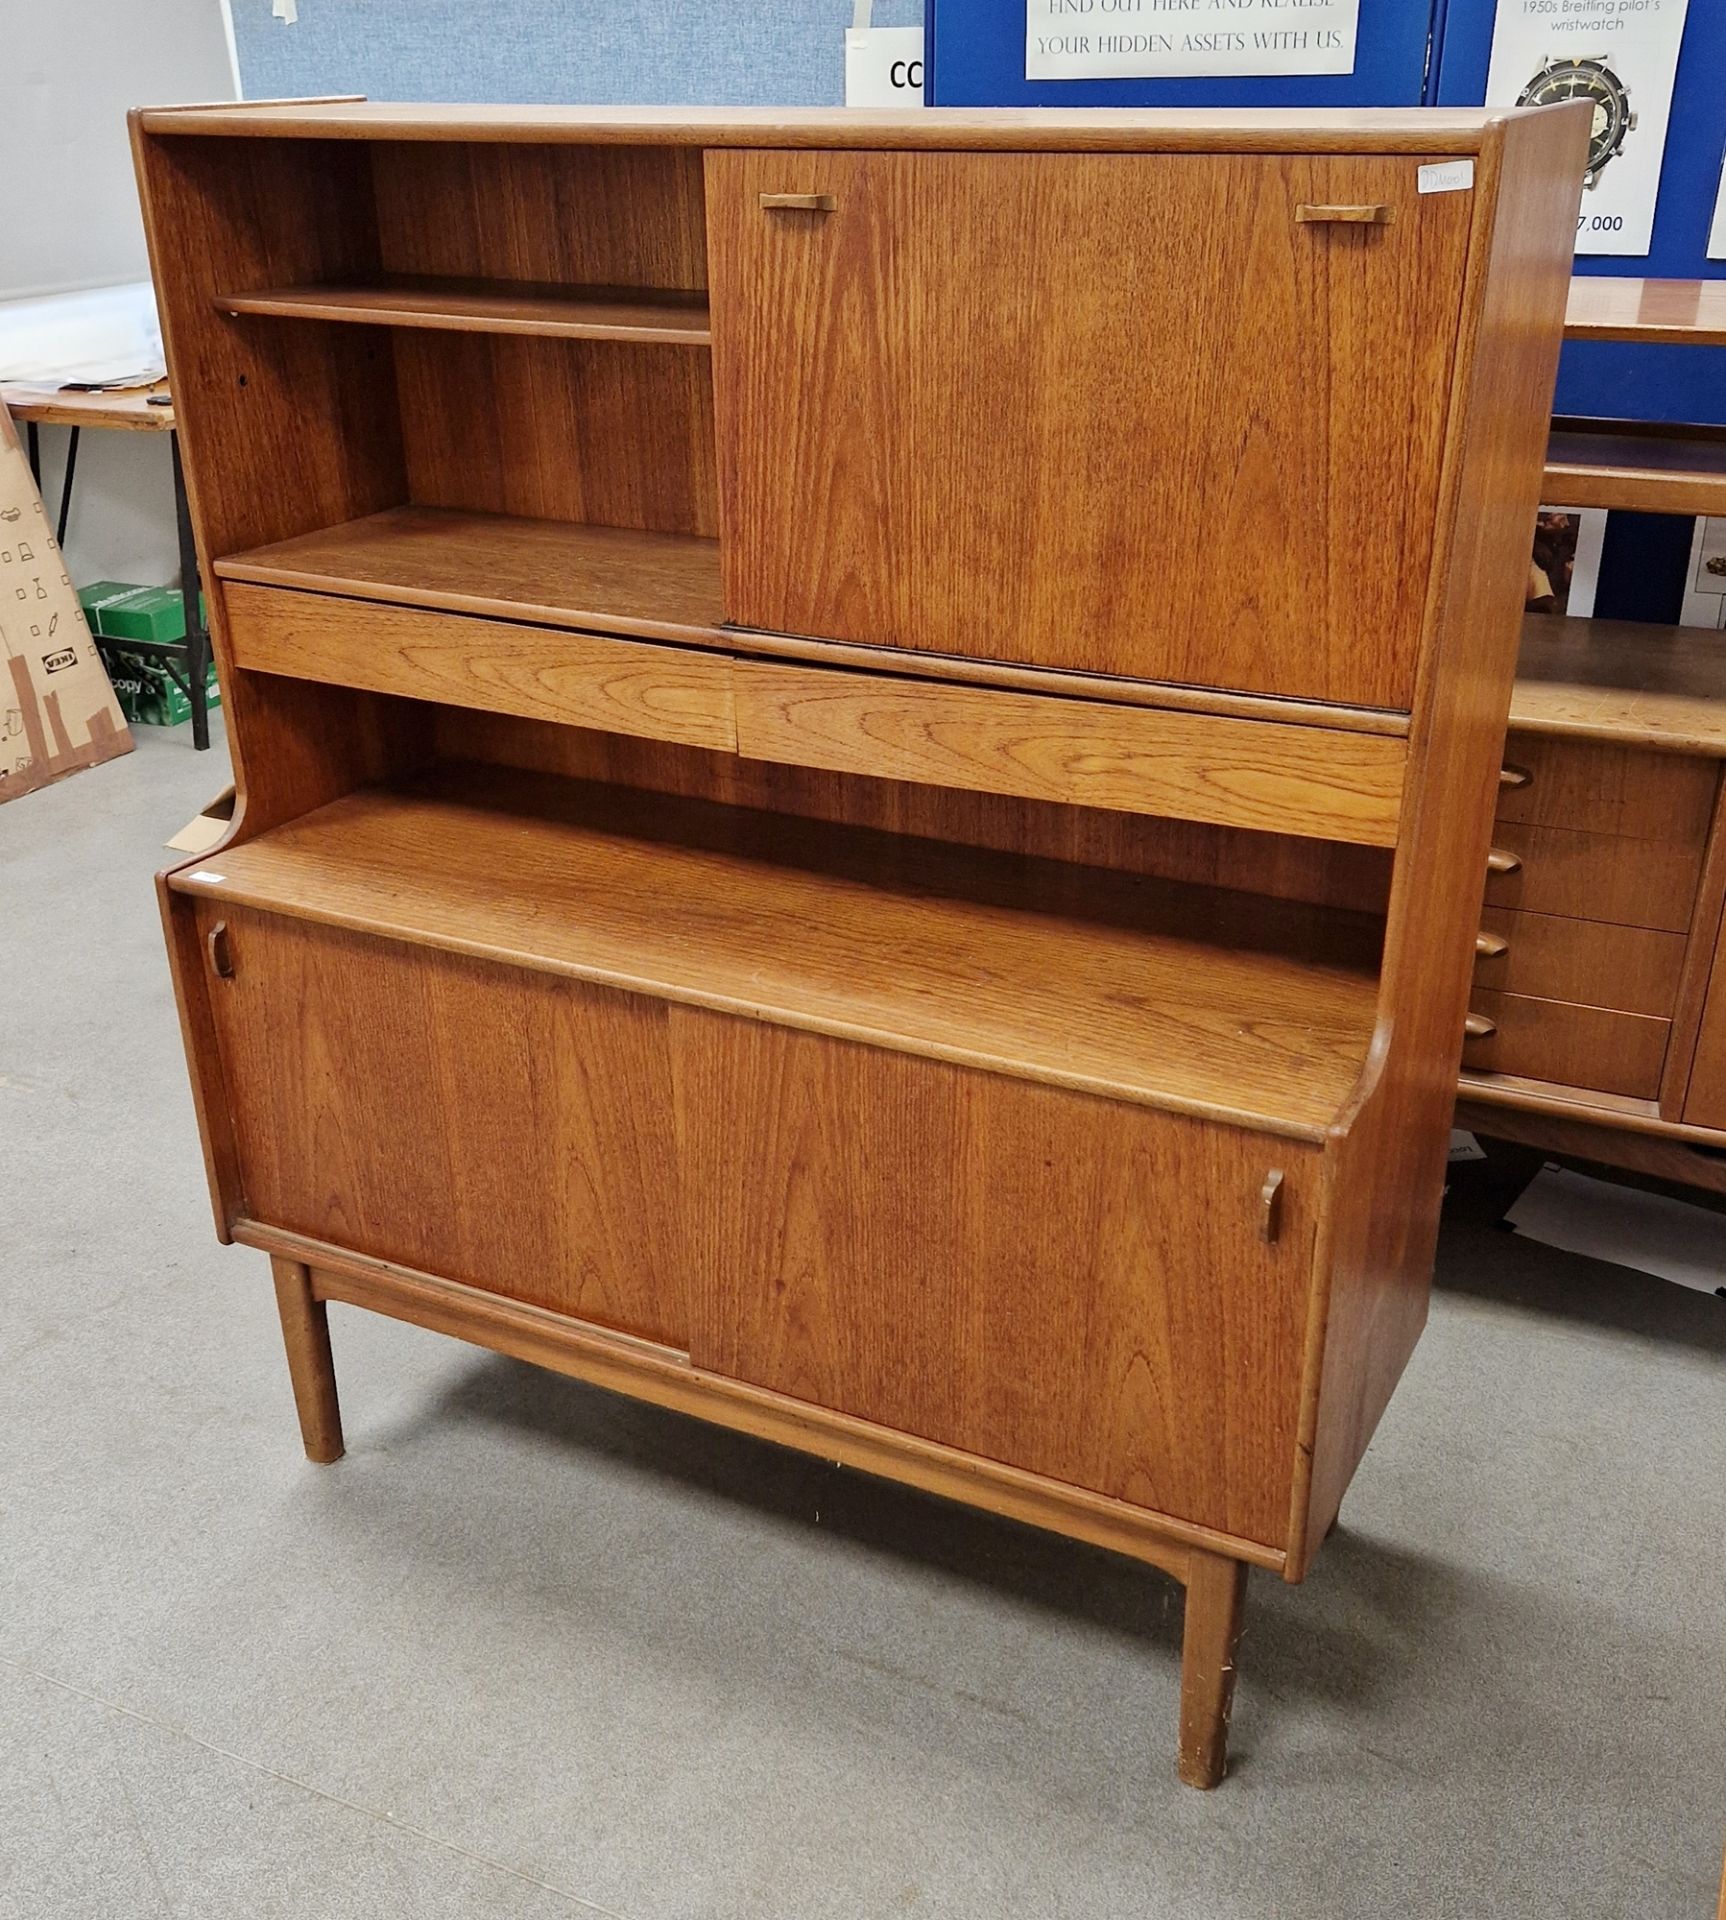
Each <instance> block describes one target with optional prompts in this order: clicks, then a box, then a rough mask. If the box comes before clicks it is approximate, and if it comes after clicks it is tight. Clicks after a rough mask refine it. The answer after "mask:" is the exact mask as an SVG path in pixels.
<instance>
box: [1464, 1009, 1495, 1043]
mask: <svg viewBox="0 0 1726 1920" xmlns="http://www.w3.org/2000/svg"><path fill="white" fill-rule="evenodd" d="M1497 1031H1498V1022H1497V1021H1496V1020H1488V1019H1487V1017H1486V1015H1485V1014H1484V1013H1471V1014H1470V1015H1469V1016H1468V1018H1467V1019H1466V1020H1465V1021H1463V1023H1462V1032H1463V1037H1464V1038H1465V1039H1468V1040H1490V1039H1491V1038H1492V1036H1493V1035H1494V1034H1495V1033H1496V1032H1497Z"/></svg>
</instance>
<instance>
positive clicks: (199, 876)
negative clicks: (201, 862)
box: [184, 867, 227, 887]
mask: <svg viewBox="0 0 1726 1920" xmlns="http://www.w3.org/2000/svg"><path fill="white" fill-rule="evenodd" d="M184 877H185V878H186V879H188V880H202V881H203V882H204V883H205V885H206V886H211V887H219V886H220V885H221V884H222V882H223V880H224V879H225V878H226V877H227V876H226V875H225V874H220V873H217V872H216V871H215V870H214V869H213V868H211V867H198V868H196V869H195V870H194V871H193V872H191V873H188V874H186V875H185V876H184Z"/></svg>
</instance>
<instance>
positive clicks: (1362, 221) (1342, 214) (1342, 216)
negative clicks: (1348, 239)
mask: <svg viewBox="0 0 1726 1920" xmlns="http://www.w3.org/2000/svg"><path fill="white" fill-rule="evenodd" d="M1395 218H1396V209H1395V207H1389V206H1386V205H1385V203H1384V202H1383V201H1382V200H1378V201H1372V202H1369V203H1368V204H1367V205H1365V206H1358V207H1315V206H1313V205H1312V204H1311V203H1310V202H1305V201H1303V202H1302V204H1301V205H1300V206H1298V207H1296V208H1295V224H1296V225H1297V226H1301V227H1317V226H1344V227H1388V226H1389V225H1390V223H1391V222H1392V221H1393V220H1394V219H1395Z"/></svg>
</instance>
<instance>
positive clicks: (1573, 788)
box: [1498, 732, 1717, 847]
mask: <svg viewBox="0 0 1726 1920" xmlns="http://www.w3.org/2000/svg"><path fill="white" fill-rule="evenodd" d="M1504 764H1505V771H1506V773H1507V774H1509V775H1511V776H1512V777H1520V784H1517V785H1511V784H1508V783H1506V784H1504V785H1502V786H1501V787H1500V789H1499V795H1498V817H1499V819H1500V820H1503V821H1518V822H1522V823H1525V824H1527V825H1530V826H1542V827H1565V828H1568V829H1570V830H1571V831H1576V832H1583V833H1616V834H1625V835H1628V836H1629V837H1630V838H1631V839H1633V840H1665V841H1669V842H1671V843H1672V844H1673V845H1676V846H1685V847H1700V846H1701V845H1702V843H1703V842H1704V841H1705V840H1706V839H1707V837H1708V826H1709V822H1710V820H1711V819H1712V817H1713V813H1714V789H1715V784H1716V779H1717V772H1716V763H1715V762H1714V761H1712V760H1701V759H1687V758H1686V757H1685V756H1683V755H1682V754H1673V753H1650V752H1645V751H1640V750H1638V749H1637V748H1634V747H1615V746H1609V745H1606V744H1604V743H1602V742H1600V741H1594V740H1567V739H1561V738H1554V737H1551V736H1545V735H1541V734H1530V733H1515V732H1513V733H1512V734H1511V736H1510V738H1509V740H1508V742H1507V743H1506V745H1505V749H1504Z"/></svg>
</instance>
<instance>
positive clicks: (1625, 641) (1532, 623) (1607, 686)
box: [1510, 613, 1726, 759]
mask: <svg viewBox="0 0 1726 1920" xmlns="http://www.w3.org/2000/svg"><path fill="white" fill-rule="evenodd" d="M1510 724H1511V725H1512V726H1513V727H1520V728H1521V729H1522V730H1523V731H1524V732H1525V733H1563V734H1570V735H1573V736H1575V737H1578V738H1581V739H1588V740H1611V741H1615V742H1617V743H1619V744H1621V745H1630V746H1642V747H1655V748H1664V749H1667V750H1669V751H1671V752H1676V753H1696V754H1707V755H1709V756H1711V757H1713V758H1719V759H1726V633H1720V632H1717V631H1716V630H1714V629H1713V628H1709V627H1659V626H1646V625H1644V624H1643V623H1642V622H1640V621H1634V620H1569V619H1563V618H1561V617H1559V616H1558V615H1556V614H1542V613H1531V614H1529V615H1528V616H1527V618H1526V619H1525V620H1524V622H1523V628H1522V658H1521V660H1520V661H1519V662H1518V664H1517V669H1516V691H1515V693H1514V695H1513V696H1512V699H1511V707H1510Z"/></svg>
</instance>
